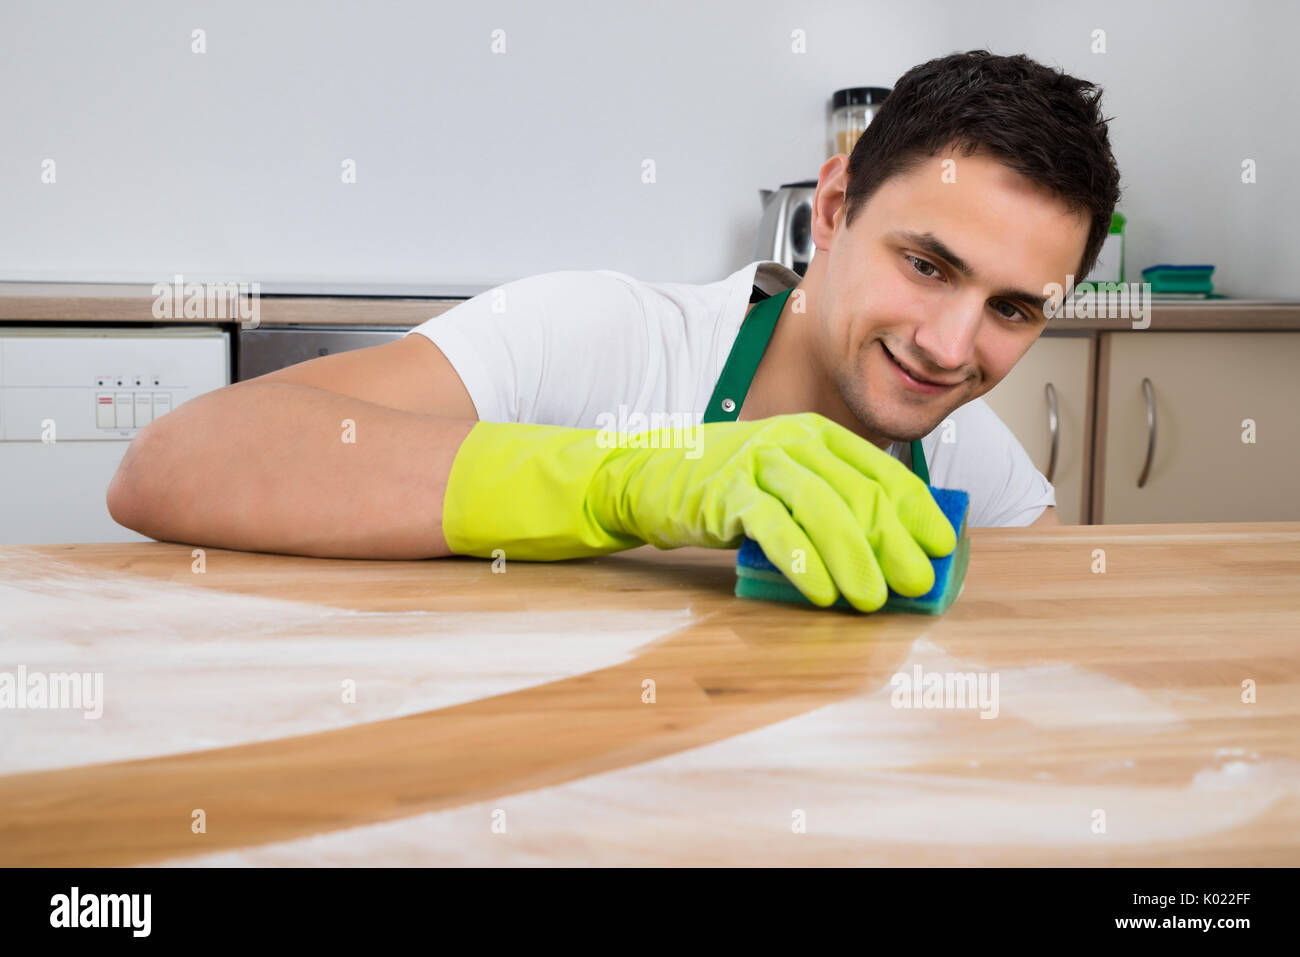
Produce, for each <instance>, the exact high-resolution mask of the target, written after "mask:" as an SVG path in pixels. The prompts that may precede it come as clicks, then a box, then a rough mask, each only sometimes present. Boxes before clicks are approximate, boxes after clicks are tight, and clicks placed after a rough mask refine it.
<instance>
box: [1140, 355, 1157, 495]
mask: <svg viewBox="0 0 1300 957" xmlns="http://www.w3.org/2000/svg"><path fill="white" fill-rule="evenodd" d="M1142 392H1143V393H1144V394H1145V395H1146V399H1147V460H1146V461H1145V462H1144V463H1142V474H1141V475H1139V476H1138V488H1141V487H1142V486H1144V485H1146V484H1147V476H1148V475H1150V474H1151V462H1152V461H1153V460H1154V459H1155V457H1156V390H1155V387H1154V386H1153V385H1152V384H1151V380H1150V379H1143V380H1142Z"/></svg>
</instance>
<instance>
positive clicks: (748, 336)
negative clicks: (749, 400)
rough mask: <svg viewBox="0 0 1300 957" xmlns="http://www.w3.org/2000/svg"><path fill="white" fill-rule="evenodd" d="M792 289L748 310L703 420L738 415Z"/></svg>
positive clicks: (919, 469) (919, 462)
mask: <svg viewBox="0 0 1300 957" xmlns="http://www.w3.org/2000/svg"><path fill="white" fill-rule="evenodd" d="M792 292H794V289H793V288H790V289H787V290H786V291H785V292H781V293H777V294H776V295H775V296H768V297H767V298H766V299H764V300H762V301H761V302H759V303H757V304H756V305H755V306H754V308H753V309H751V310H749V315H747V316H745V318H744V320H743V321H742V322H741V324H740V331H739V332H738V333H737V334H736V341H735V342H734V343H732V346H731V353H730V354H729V355H728V356H727V362H726V364H725V365H724V366H723V367H722V375H720V376H718V384H717V385H716V386H714V387H713V395H712V396H710V397H709V404H708V406H707V407H706V408H705V410H704V422H735V421H736V420H737V419H738V418H739V417H740V407H741V406H742V405H744V404H745V396H747V395H748V394H749V386H750V383H751V382H753V380H754V373H755V372H757V371H758V364H759V363H760V362H761V361H762V359H763V353H764V352H765V351H767V343H768V340H770V339H771V338H772V331H773V330H774V329H776V321H777V320H778V319H779V318H781V310H782V309H784V308H785V301H786V300H787V299H789V298H790V293H792ZM910 451H911V457H912V463H911V467H912V471H913V472H914V473H915V474H916V475H917V477H918V478H920V479H921V481H923V482H924V483H925V484H926V485H929V484H930V470H929V469H928V468H926V464H925V452H924V451H922V449H921V442H920V440H919V439H918V440H917V441H915V442H913V443H912V444H911V449H910Z"/></svg>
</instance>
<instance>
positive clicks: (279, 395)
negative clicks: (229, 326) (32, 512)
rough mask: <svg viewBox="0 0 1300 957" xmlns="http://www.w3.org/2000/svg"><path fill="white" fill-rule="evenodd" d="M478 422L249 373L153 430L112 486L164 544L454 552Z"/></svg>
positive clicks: (116, 504) (117, 511) (114, 505)
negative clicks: (462, 465) (446, 527)
mask: <svg viewBox="0 0 1300 957" xmlns="http://www.w3.org/2000/svg"><path fill="white" fill-rule="evenodd" d="M347 420H350V421H351V423H352V425H351V427H350V429H349V427H348V424H347ZM473 425H474V422H473V421H472V420H461V419H446V418H438V417H435V416H428V415H419V414H415V413H411V412H405V411H401V410H398V409H391V408H388V407H386V406H381V405H376V404H374V403H370V402H365V401H362V400H360V399H355V398H352V397H350V396H345V395H340V394H337V393H334V392H328V391H324V390H321V389H316V388H312V387H310V386H303V385H296V384H291V383H283V382H257V381H251V382H242V383H237V384H235V385H231V386H227V387H226V388H223V389H218V390H216V391H214V392H210V393H206V394H205V395H201V396H198V397H197V398H194V399H191V400H190V401H189V402H186V403H185V404H183V405H181V406H178V407H177V408H176V409H175V410H173V411H172V412H170V413H169V414H167V415H166V416H164V417H163V418H161V419H159V420H158V421H157V422H155V423H153V424H151V425H149V426H147V427H146V428H145V429H143V430H141V432H140V433H139V434H138V435H137V436H136V439H135V441H134V442H132V444H131V447H130V448H129V449H128V451H127V454H126V457H125V458H124V459H123V461H122V464H121V466H120V467H119V469H118V473H117V475H116V476H114V478H113V482H112V484H111V485H110V487H109V492H108V502H109V508H110V511H111V512H112V514H113V517H114V518H115V519H116V520H117V521H118V522H120V523H121V524H123V525H126V526H127V527H128V528H132V529H134V530H135V531H138V532H140V533H141V534H143V535H148V536H149V537H151V538H155V539H158V540H160V541H176V542H186V543H192V544H196V545H209V546H214V547H220V548H234V549H241V550H245V551H267V552H280V553H284V554H293V555H311V556H316V557H330V558H383V559H412V558H434V557H439V556H442V555H447V554H450V552H449V550H448V548H447V544H446V541H445V540H444V538H443V533H442V506H443V497H444V493H445V490H446V484H447V476H448V473H449V471H450V469H451V464H452V461H453V460H454V458H455V456H456V452H457V449H458V448H459V447H460V444H461V442H462V441H463V440H464V438H465V436H466V435H467V434H468V432H469V431H470V429H471V428H472V427H473Z"/></svg>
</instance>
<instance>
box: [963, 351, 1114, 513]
mask: <svg viewBox="0 0 1300 957" xmlns="http://www.w3.org/2000/svg"><path fill="white" fill-rule="evenodd" d="M1095 343H1096V340H1095V338H1094V337H1093V336H1092V335H1090V334H1087V333H1084V334H1080V335H1057V336H1048V335H1043V336H1040V337H1039V339H1038V341H1037V342H1035V343H1034V344H1033V345H1032V346H1030V347H1029V351H1028V352H1026V353H1025V355H1024V356H1023V357H1022V358H1021V360H1020V361H1019V362H1017V363H1016V365H1015V366H1014V367H1013V368H1012V370H1011V371H1010V372H1009V373H1007V376H1006V378H1004V379H1003V380H1002V381H1001V382H999V383H998V384H997V385H996V386H994V387H993V388H992V389H990V390H989V391H988V392H987V393H985V395H984V401H985V402H987V403H988V405H989V407H990V408H991V409H992V410H993V411H994V412H995V413H996V414H997V416H998V418H1000V419H1001V420H1002V421H1003V422H1004V423H1006V426H1007V428H1009V429H1010V430H1011V431H1012V432H1013V433H1014V434H1015V436H1016V438H1017V439H1018V440H1019V441H1020V444H1021V445H1022V446H1024V449H1025V451H1026V452H1027V453H1028V454H1029V457H1030V459H1032V460H1033V463H1034V465H1035V466H1036V467H1037V468H1038V471H1040V472H1042V473H1043V475H1045V476H1046V477H1047V480H1048V481H1049V482H1051V483H1052V484H1053V485H1054V486H1055V488H1056V513H1057V515H1058V517H1059V518H1060V519H1061V522H1062V523H1063V524H1066V525H1081V524H1086V523H1087V521H1088V507H1089V495H1090V493H1091V480H1090V478H1091V471H1092V467H1091V461H1090V459H1091V451H1092V409H1093V394H1092V383H1093V376H1094V352H1095ZM1053 445H1055V447H1056V454H1055V460H1053V454H1052V448H1053Z"/></svg>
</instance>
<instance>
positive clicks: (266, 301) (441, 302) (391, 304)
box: [0, 289, 464, 329]
mask: <svg viewBox="0 0 1300 957" xmlns="http://www.w3.org/2000/svg"><path fill="white" fill-rule="evenodd" d="M461 302H464V300H463V299H395V298H379V299H367V298H362V297H349V296H319V297H318V296H266V295H263V296H259V297H258V300H257V311H258V326H259V327H260V326H385V325H389V326H401V327H403V328H405V329H409V328H411V327H413V326H417V325H419V324H420V323H422V322H424V320H426V319H431V318H433V317H434V316H438V315H441V314H442V313H444V312H446V311H447V310H449V309H451V308H453V307H454V306H457V305H459V304H460V303H461ZM153 303H154V297H153V296H151V295H149V292H148V290H147V289H146V290H144V291H143V292H140V291H138V290H133V291H130V292H129V293H127V292H124V291H123V290H115V291H113V292H111V293H108V294H99V293H97V294H95V295H90V296H75V297H74V296H41V295H35V296H13V295H4V294H3V292H0V320H14V321H26V322H44V323H62V322H76V323H116V324H136V323H138V324H144V323H156V322H165V323H167V324H168V325H205V326H206V325H213V324H223V323H228V324H232V325H233V324H236V323H237V322H238V320H237V319H235V318H231V317H185V316H178V317H176V318H174V319H158V318H156V317H155V316H154V314H153Z"/></svg>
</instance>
